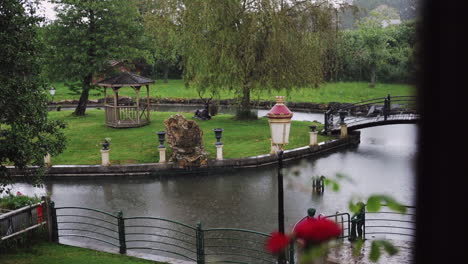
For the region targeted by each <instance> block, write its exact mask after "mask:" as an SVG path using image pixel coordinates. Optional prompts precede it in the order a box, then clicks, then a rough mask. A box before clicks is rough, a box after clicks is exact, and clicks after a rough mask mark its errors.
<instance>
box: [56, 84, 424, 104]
mask: <svg viewBox="0 0 468 264" xmlns="http://www.w3.org/2000/svg"><path fill="white" fill-rule="evenodd" d="M52 85H53V86H54V87H55V88H56V89H57V91H56V93H55V96H54V97H53V100H54V101H60V100H66V99H69V100H72V99H76V100H78V99H79V97H80V95H79V94H73V93H72V92H71V91H70V90H69V89H68V88H67V87H65V86H64V84H63V83H53V84H52ZM109 93H111V91H109V90H108V96H110V94H109ZM415 93H416V89H415V87H414V86H411V85H406V84H377V85H376V87H374V88H369V86H368V84H367V83H365V82H337V83H325V84H322V85H321V86H320V87H318V88H300V89H299V88H298V89H295V90H293V91H290V92H289V94H288V93H287V92H286V91H285V90H280V91H270V92H268V91H264V92H261V93H259V92H256V91H253V92H252V95H251V98H252V100H257V99H259V100H270V101H274V96H275V95H286V101H290V102H312V103H329V102H346V103H354V102H358V101H362V100H366V99H372V98H378V97H385V96H387V94H390V95H414V94H415ZM103 95H104V92H103V88H99V89H97V90H92V91H91V92H90V99H98V98H103ZM119 95H121V96H128V97H132V98H134V97H136V96H135V92H134V90H133V89H132V88H130V87H123V88H121V89H120V90H119ZM142 96H146V89H142ZM150 97H153V98H199V96H198V93H197V92H196V90H195V89H194V88H187V87H185V85H184V83H183V81H182V80H170V81H169V82H168V83H163V81H162V80H158V81H157V82H156V83H155V84H154V85H152V86H151V87H150ZM204 97H209V95H205V96H204ZM230 98H235V93H234V92H232V91H221V92H220V98H219V99H230Z"/></svg>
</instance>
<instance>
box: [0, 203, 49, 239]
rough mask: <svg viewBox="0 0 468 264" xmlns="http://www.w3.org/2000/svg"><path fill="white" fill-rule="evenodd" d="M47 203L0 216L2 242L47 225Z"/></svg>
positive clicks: (29, 206) (0, 237)
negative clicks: (45, 209) (45, 210)
mask: <svg viewBox="0 0 468 264" xmlns="http://www.w3.org/2000/svg"><path fill="white" fill-rule="evenodd" d="M44 204H45V202H44V201H43V202H40V203H37V204H33V205H28V206H25V207H22V208H19V209H17V210H13V211H10V212H8V213H5V214H1V215H0V242H1V241H5V240H8V239H10V238H14V237H16V236H18V235H21V234H24V233H26V232H29V231H31V230H35V229H37V228H39V227H41V226H43V225H45V224H47V221H46V217H45V212H44V210H43V208H44Z"/></svg>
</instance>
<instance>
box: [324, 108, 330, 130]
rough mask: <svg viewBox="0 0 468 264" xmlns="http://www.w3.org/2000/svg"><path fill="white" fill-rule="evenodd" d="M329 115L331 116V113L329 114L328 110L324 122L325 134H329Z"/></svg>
mask: <svg viewBox="0 0 468 264" xmlns="http://www.w3.org/2000/svg"><path fill="white" fill-rule="evenodd" d="M328 115H329V112H328V110H327V111H326V112H325V120H324V121H325V122H324V123H325V124H324V129H325V134H327V133H328V126H329V124H328Z"/></svg>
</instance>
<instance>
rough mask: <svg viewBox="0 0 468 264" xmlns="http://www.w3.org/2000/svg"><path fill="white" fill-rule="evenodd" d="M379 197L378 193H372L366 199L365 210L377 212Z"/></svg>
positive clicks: (379, 205)
mask: <svg viewBox="0 0 468 264" xmlns="http://www.w3.org/2000/svg"><path fill="white" fill-rule="evenodd" d="M381 199H382V197H381V196H380V195H372V196H370V197H369V198H368V199H367V210H368V211H369V212H378V211H379V210H380V208H381V204H380V203H381Z"/></svg>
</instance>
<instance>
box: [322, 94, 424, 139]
mask: <svg viewBox="0 0 468 264" xmlns="http://www.w3.org/2000/svg"><path fill="white" fill-rule="evenodd" d="M340 113H344V114H342V116H341V117H340ZM324 115H325V118H324V120H325V128H324V130H325V132H326V133H330V132H332V131H337V130H338V129H340V124H341V123H342V122H344V123H346V124H347V126H348V128H353V127H359V126H364V125H366V124H367V125H368V124H372V123H376V124H377V123H379V124H385V123H390V122H393V123H397V122H398V121H400V122H402V123H405V122H408V121H413V120H418V119H419V118H420V116H419V113H418V112H417V111H416V96H390V95H388V96H387V97H381V98H374V99H370V100H365V101H361V102H357V103H353V104H343V105H340V106H338V107H333V108H331V109H329V110H327V111H326V112H325V114H324Z"/></svg>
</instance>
